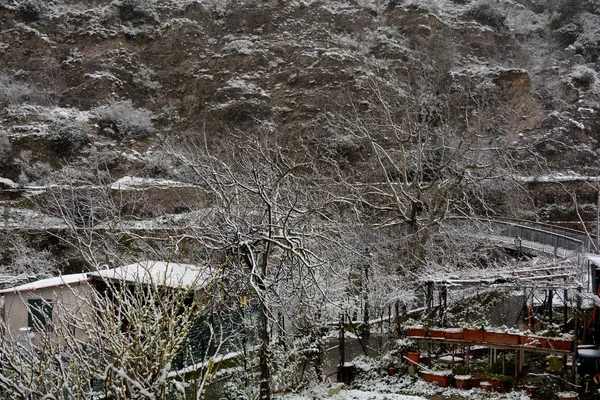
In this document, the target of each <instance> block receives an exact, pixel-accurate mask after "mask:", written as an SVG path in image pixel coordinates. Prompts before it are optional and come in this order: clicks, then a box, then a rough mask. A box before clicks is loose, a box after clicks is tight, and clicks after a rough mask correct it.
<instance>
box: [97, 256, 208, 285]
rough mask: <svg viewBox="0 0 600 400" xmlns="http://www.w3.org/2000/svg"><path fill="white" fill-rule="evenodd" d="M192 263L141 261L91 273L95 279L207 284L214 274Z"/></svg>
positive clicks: (146, 282)
mask: <svg viewBox="0 0 600 400" xmlns="http://www.w3.org/2000/svg"><path fill="white" fill-rule="evenodd" d="M209 272H210V271H208V270H207V269H206V268H204V269H201V268H199V267H197V266H195V265H191V264H178V263H169V262H163V261H140V262H137V263H134V264H129V265H125V266H123V267H118V268H112V269H104V270H98V271H96V272H92V273H91V274H89V275H90V276H91V277H92V278H95V279H108V280H113V281H122V282H131V283H143V284H151V285H158V286H168V287H173V288H186V287H191V286H196V287H202V286H205V285H206V284H207V283H208V282H209V281H210V279H211V277H212V274H210V273H209Z"/></svg>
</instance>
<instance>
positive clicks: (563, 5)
mask: <svg viewBox="0 0 600 400" xmlns="http://www.w3.org/2000/svg"><path fill="white" fill-rule="evenodd" d="M548 6H549V7H548V8H549V9H550V11H551V12H552V13H553V17H552V20H551V21H550V26H551V27H552V28H554V29H557V28H560V27H562V26H564V25H566V24H568V23H570V22H572V21H573V19H574V18H575V17H576V16H577V15H579V14H580V13H582V12H583V11H585V9H586V7H587V6H588V4H587V2H586V1H584V0H553V1H550V2H549V3H548Z"/></svg>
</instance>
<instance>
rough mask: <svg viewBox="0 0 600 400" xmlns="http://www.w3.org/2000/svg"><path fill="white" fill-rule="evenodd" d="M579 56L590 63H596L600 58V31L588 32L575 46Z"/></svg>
mask: <svg viewBox="0 0 600 400" xmlns="http://www.w3.org/2000/svg"><path fill="white" fill-rule="evenodd" d="M574 46H575V51H576V52H577V54H581V55H582V56H584V57H585V59H586V60H587V61H589V62H596V61H597V60H598V57H600V29H598V28H596V29H593V30H587V31H586V32H584V33H582V34H581V35H580V36H579V37H578V38H577V41H576V42H575V44H574Z"/></svg>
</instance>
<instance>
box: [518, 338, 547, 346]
mask: <svg viewBox="0 0 600 400" xmlns="http://www.w3.org/2000/svg"><path fill="white" fill-rule="evenodd" d="M520 343H521V344H522V345H523V346H527V347H537V348H546V346H547V344H548V339H547V338H545V337H541V336H534V335H521V337H520Z"/></svg>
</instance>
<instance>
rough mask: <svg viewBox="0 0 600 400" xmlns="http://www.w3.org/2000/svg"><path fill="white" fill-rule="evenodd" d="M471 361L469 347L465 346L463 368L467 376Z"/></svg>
mask: <svg viewBox="0 0 600 400" xmlns="http://www.w3.org/2000/svg"><path fill="white" fill-rule="evenodd" d="M470 359H471V346H469V345H467V346H466V349H465V368H466V370H467V374H468V373H469V368H470V364H471V363H470V361H471V360H470Z"/></svg>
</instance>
